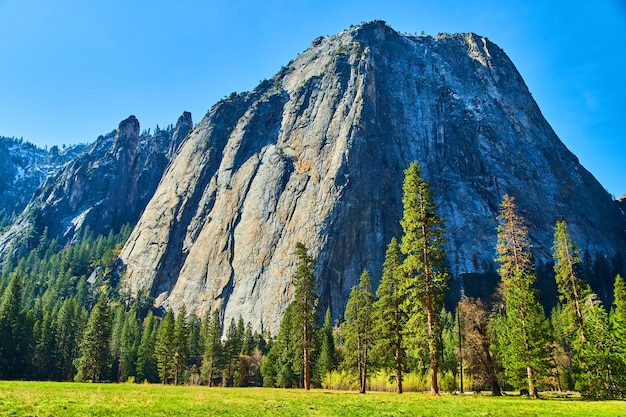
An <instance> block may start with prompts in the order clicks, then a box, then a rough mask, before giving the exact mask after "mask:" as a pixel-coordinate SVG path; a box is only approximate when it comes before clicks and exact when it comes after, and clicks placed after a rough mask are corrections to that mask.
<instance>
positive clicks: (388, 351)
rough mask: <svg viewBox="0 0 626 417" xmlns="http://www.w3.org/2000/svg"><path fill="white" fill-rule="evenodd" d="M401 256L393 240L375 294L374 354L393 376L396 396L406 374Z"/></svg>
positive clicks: (399, 391)
mask: <svg viewBox="0 0 626 417" xmlns="http://www.w3.org/2000/svg"><path fill="white" fill-rule="evenodd" d="M402 280H403V274H402V252H401V251H400V245H399V244H398V241H397V240H396V238H392V239H391V242H390V243H389V245H388V246H387V252H386V253H385V263H384V265H383V276H382V279H381V281H380V285H379V286H378V290H376V296H377V297H378V300H377V301H376V302H375V303H374V319H373V321H374V334H375V335H376V344H375V347H374V350H375V352H376V356H377V358H378V362H379V363H380V365H381V367H382V368H383V369H385V370H387V371H388V372H389V373H391V374H394V375H395V381H396V392H397V393H398V394H402V381H403V378H404V372H405V370H406V361H407V353H406V347H405V343H404V331H405V328H406V325H407V314H406V311H405V310H404V309H403V308H402V306H403V304H404V303H405V301H404V297H403V295H402V292H401V291H400V287H401V285H402Z"/></svg>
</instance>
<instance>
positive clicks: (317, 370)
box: [0, 163, 626, 398]
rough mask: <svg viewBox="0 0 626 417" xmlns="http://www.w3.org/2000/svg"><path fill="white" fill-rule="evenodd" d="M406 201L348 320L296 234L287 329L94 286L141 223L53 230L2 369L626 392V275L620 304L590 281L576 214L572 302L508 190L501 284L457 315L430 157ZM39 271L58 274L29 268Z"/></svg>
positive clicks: (158, 378)
mask: <svg viewBox="0 0 626 417" xmlns="http://www.w3.org/2000/svg"><path fill="white" fill-rule="evenodd" d="M402 201H403V205H404V211H403V217H402V220H401V222H400V223H401V226H402V230H403V235H402V236H401V237H400V239H396V238H393V239H392V240H391V241H390V243H389V245H388V246H387V251H386V254H385V262H384V265H383V268H382V276H381V279H380V283H379V285H378V288H377V289H376V291H374V288H373V286H372V279H371V276H370V274H369V272H368V271H363V272H362V274H361V276H360V280H359V284H358V285H357V286H355V287H354V288H353V289H352V290H351V292H350V296H349V299H348V302H347V304H346V307H345V313H344V317H342V318H335V321H333V318H332V317H331V314H330V311H328V310H327V311H326V313H325V314H324V315H323V320H320V319H321V318H322V317H321V316H322V315H321V314H320V311H319V299H318V295H317V292H316V290H317V285H316V276H315V263H314V259H313V258H312V256H311V255H310V254H309V253H308V251H307V248H306V247H305V246H304V245H303V244H301V243H298V244H297V245H296V247H295V258H296V270H295V273H294V280H293V285H294V298H293V302H292V303H291V304H290V305H289V306H288V307H287V309H286V311H285V314H284V317H283V320H282V323H281V325H280V329H279V331H278V333H277V334H276V335H274V336H272V335H271V334H269V333H265V334H259V333H257V332H253V331H252V327H251V325H250V323H248V324H244V322H243V320H242V319H241V318H240V319H239V320H238V321H236V320H234V319H233V320H231V322H230V323H229V324H228V325H226V323H223V317H222V316H221V313H220V311H213V312H210V313H208V314H207V315H206V316H204V317H198V316H196V315H195V314H187V312H186V311H185V309H184V308H183V309H182V310H180V311H178V312H177V313H174V312H173V311H172V310H169V311H167V312H162V313H161V314H158V313H159V312H158V311H156V310H154V309H153V308H152V301H153V300H152V299H151V298H150V297H148V296H147V295H146V294H145V293H140V294H139V295H138V296H137V297H135V298H134V299H132V300H131V299H129V298H128V297H126V296H124V295H123V294H119V293H118V292H117V291H116V288H115V283H114V282H109V281H101V282H92V283H91V285H88V284H87V283H86V274H87V273H88V272H89V271H90V270H93V269H94V268H96V267H99V268H104V269H110V268H112V265H113V261H114V259H115V257H116V252H117V251H119V248H120V245H121V244H122V242H123V241H124V240H125V238H126V237H127V236H128V233H129V228H128V227H127V228H124V229H123V230H121V231H120V232H119V233H118V234H113V233H111V234H109V236H107V237H102V236H99V237H97V238H96V237H93V236H91V235H90V234H89V232H86V234H85V236H82V238H81V239H80V242H81V243H80V244H78V245H76V246H75V247H73V248H72V247H68V248H64V249H60V248H58V247H55V243H54V241H49V239H47V238H46V237H45V233H44V236H42V238H41V242H40V244H39V245H38V246H37V247H36V248H35V249H33V250H32V251H31V252H30V253H29V254H28V257H26V258H22V259H21V260H20V261H19V262H18V264H17V265H16V266H13V269H12V270H10V273H9V272H6V271H5V273H3V282H6V281H8V285H6V288H5V289H4V291H3V295H2V299H1V301H0V378H4V379H12V378H28V379H53V380H77V381H87V380H89V381H120V382H121V381H136V382H142V381H147V382H155V383H156V382H160V383H164V384H181V383H190V384H206V385H209V386H212V385H222V386H272V387H286V388H290V387H301V388H305V389H310V388H311V387H320V386H326V387H333V386H336V385H337V383H338V382H339V383H345V384H346V386H356V387H358V389H359V390H360V392H363V393H364V392H366V390H367V389H370V388H371V383H372V379H373V378H380V377H381V376H382V377H383V378H385V379H388V380H389V381H391V382H392V383H393V384H394V385H395V389H396V391H397V392H398V393H402V392H403V391H404V390H405V382H406V381H407V377H409V376H411V377H412V378H418V379H419V380H420V381H421V385H420V386H419V388H420V389H425V388H427V389H428V390H430V392H431V393H432V394H434V395H437V394H438V393H439V392H440V391H441V390H459V389H460V390H463V389H471V390H489V391H491V393H492V394H493V395H501V394H502V392H503V391H504V390H511V389H516V390H520V391H521V392H525V393H527V394H528V395H531V396H534V397H538V395H539V394H538V393H539V391H540V390H545V389H550V390H572V389H575V390H578V391H580V392H581V393H583V394H584V395H587V396H590V397H594V398H615V397H622V398H623V397H624V396H626V286H625V285H624V280H623V279H622V278H621V276H619V275H617V277H616V278H615V285H614V288H613V305H612V306H611V308H610V310H609V309H607V308H606V306H604V305H603V304H602V302H601V301H600V298H599V297H598V296H597V295H596V294H595V293H594V292H593V290H592V289H591V287H590V286H589V284H588V283H587V282H585V281H584V280H582V279H581V274H582V272H581V271H582V269H583V268H582V267H583V266H584V262H583V261H581V256H580V250H579V249H578V248H577V246H576V244H575V243H574V242H573V240H572V239H571V237H570V235H569V232H568V229H567V223H566V222H565V221H559V222H557V224H556V225H555V233H554V243H553V258H554V268H553V269H554V276H555V282H556V286H557V290H558V295H559V303H558V304H557V305H556V307H554V308H553V309H552V311H551V312H550V314H549V315H546V314H545V312H544V308H543V307H542V305H541V304H540V303H539V295H540V294H539V292H538V290H537V289H536V279H537V272H536V268H535V265H534V263H533V260H532V256H531V251H530V248H531V246H530V243H529V240H528V233H527V229H526V226H525V219H524V218H523V217H522V216H520V214H519V213H518V210H517V207H516V204H515V199H514V198H513V197H511V196H508V195H506V196H504V198H503V201H502V204H501V207H500V215H499V216H498V229H497V231H496V233H497V238H498V239H497V247H496V253H497V257H496V259H495V261H496V263H497V264H498V274H499V276H500V283H499V285H498V287H497V289H496V291H495V293H494V294H492V296H491V297H489V298H485V299H478V298H469V297H465V296H462V298H461V301H460V302H459V303H458V305H457V306H456V308H455V309H454V310H455V311H447V310H446V309H445V308H444V296H445V294H446V291H447V288H448V280H449V274H448V272H447V270H446V259H445V250H444V247H445V235H444V228H443V220H442V219H441V218H440V217H439V216H438V214H437V207H436V204H435V201H434V198H433V194H432V192H431V190H430V185H429V183H428V182H427V181H425V180H423V179H422V178H421V174H420V167H419V165H418V164H416V163H414V164H411V165H410V166H409V168H408V169H407V170H406V171H405V179H404V183H403V200H402ZM35 272H36V273H38V274H43V275H44V276H46V275H47V276H48V277H52V278H56V279H48V280H41V282H32V279H31V280H27V279H25V278H26V277H29V276H31V277H32V274H33V273H35ZM104 275H105V276H106V274H104ZM59 276H61V277H62V278H60V277H59ZM25 295H26V296H25ZM320 321H321V323H320ZM333 378H334V379H333ZM413 385H415V384H414V383H413ZM412 388H415V386H413V387H412Z"/></svg>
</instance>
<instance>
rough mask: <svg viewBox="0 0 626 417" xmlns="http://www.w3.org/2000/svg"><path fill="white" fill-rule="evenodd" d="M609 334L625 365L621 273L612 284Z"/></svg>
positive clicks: (625, 304) (625, 287) (625, 296)
mask: <svg viewBox="0 0 626 417" xmlns="http://www.w3.org/2000/svg"><path fill="white" fill-rule="evenodd" d="M611 334H612V336H613V340H615V343H616V347H617V349H618V350H619V351H620V354H621V357H622V362H624V364H625V365H626V284H624V279H623V278H622V276H621V275H617V276H616V277H615V284H614V286H613V309H612V311H611Z"/></svg>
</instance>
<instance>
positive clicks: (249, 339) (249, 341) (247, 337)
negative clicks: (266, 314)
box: [241, 322, 255, 356]
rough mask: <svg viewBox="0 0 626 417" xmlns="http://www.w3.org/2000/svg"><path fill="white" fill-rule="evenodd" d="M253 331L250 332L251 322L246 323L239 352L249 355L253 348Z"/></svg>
mask: <svg viewBox="0 0 626 417" xmlns="http://www.w3.org/2000/svg"><path fill="white" fill-rule="evenodd" d="M254 347H255V342H254V333H253V332H252V323H250V322H248V324H246V330H245V331H244V333H243V344H242V345H241V354H242V355H247V356H250V355H252V351H253V350H254Z"/></svg>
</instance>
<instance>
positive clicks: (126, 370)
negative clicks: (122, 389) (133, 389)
mask: <svg viewBox="0 0 626 417" xmlns="http://www.w3.org/2000/svg"><path fill="white" fill-rule="evenodd" d="M125 316H126V317H125V318H124V326H123V328H122V335H121V342H120V369H119V375H120V381H127V380H128V378H130V377H136V376H137V359H138V350H139V344H140V342H141V330H140V329H139V323H138V322H137V308H136V306H132V307H131V308H130V310H129V311H128V312H127V313H126V314H125Z"/></svg>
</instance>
